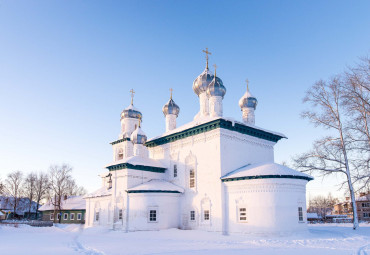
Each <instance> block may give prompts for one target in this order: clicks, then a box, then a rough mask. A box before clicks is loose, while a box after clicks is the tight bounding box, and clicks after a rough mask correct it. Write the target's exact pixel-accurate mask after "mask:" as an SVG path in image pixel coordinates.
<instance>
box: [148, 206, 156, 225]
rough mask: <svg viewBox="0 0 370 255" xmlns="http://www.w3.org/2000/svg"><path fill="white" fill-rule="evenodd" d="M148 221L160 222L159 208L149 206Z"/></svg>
mask: <svg viewBox="0 0 370 255" xmlns="http://www.w3.org/2000/svg"><path fill="white" fill-rule="evenodd" d="M152 213H153V214H152ZM153 215H154V216H153ZM148 222H149V223H157V222H158V210H157V208H148Z"/></svg>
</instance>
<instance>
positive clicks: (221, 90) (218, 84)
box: [207, 76, 226, 98]
mask: <svg viewBox="0 0 370 255" xmlns="http://www.w3.org/2000/svg"><path fill="white" fill-rule="evenodd" d="M225 94H226V88H225V86H224V84H223V82H222V80H221V79H220V78H218V77H217V76H216V77H214V78H213V80H212V82H211V83H210V84H209V85H208V88H207V95H208V96H219V97H222V98H224V96H225Z"/></svg>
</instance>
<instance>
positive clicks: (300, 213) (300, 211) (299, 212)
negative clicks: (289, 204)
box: [298, 207, 303, 221]
mask: <svg viewBox="0 0 370 255" xmlns="http://www.w3.org/2000/svg"><path fill="white" fill-rule="evenodd" d="M298 219H299V221H303V210H302V207H298Z"/></svg>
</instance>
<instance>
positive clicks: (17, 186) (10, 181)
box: [5, 171, 23, 217]
mask: <svg viewBox="0 0 370 255" xmlns="http://www.w3.org/2000/svg"><path fill="white" fill-rule="evenodd" d="M22 182H23V174H22V172H21V171H15V172H12V173H10V174H8V176H7V178H6V180H5V192H6V193H7V195H8V196H9V197H10V200H9V202H10V204H11V205H12V207H13V213H14V217H15V216H16V215H17V206H18V203H19V200H20V199H21V197H22Z"/></svg>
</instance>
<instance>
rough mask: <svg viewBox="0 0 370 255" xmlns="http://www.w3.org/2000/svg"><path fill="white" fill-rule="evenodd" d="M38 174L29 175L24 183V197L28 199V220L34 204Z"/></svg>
mask: <svg viewBox="0 0 370 255" xmlns="http://www.w3.org/2000/svg"><path fill="white" fill-rule="evenodd" d="M35 186H36V174H35V173H29V174H28V175H27V177H26V179H25V180H24V182H23V190H24V196H25V197H26V198H28V218H30V216H31V208H32V202H33V200H34V198H35Z"/></svg>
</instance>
